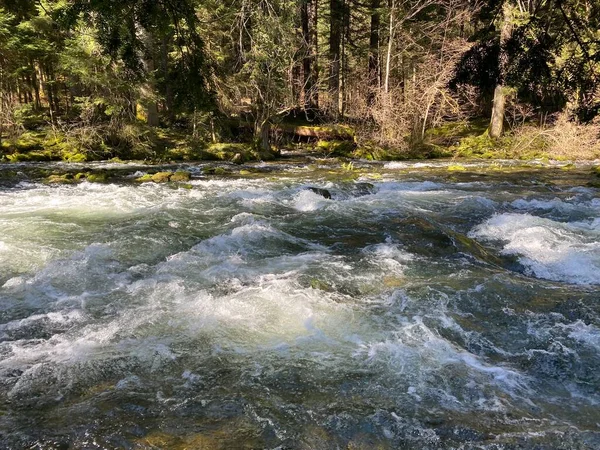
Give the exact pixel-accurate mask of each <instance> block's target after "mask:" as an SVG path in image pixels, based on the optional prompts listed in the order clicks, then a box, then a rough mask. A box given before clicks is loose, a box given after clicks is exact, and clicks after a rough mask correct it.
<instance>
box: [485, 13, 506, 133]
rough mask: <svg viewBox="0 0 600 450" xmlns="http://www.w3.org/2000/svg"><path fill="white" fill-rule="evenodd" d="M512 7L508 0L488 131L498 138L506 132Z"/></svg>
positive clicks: (501, 33) (501, 30) (502, 27)
mask: <svg viewBox="0 0 600 450" xmlns="http://www.w3.org/2000/svg"><path fill="white" fill-rule="evenodd" d="M511 19H512V7H511V6H510V4H509V2H508V1H506V2H505V3H504V5H503V7H502V26H501V29H500V55H499V57H498V72H499V76H498V84H496V88H495V89H494V100H493V104H492V117H491V119H490V127H489V129H488V133H489V135H490V137H491V138H494V139H497V138H499V137H500V136H502V133H503V132H504V109H505V105H506V86H505V85H504V77H505V75H506V69H507V65H508V54H507V52H506V42H507V41H508V40H509V39H510V36H511V34H512V20H511Z"/></svg>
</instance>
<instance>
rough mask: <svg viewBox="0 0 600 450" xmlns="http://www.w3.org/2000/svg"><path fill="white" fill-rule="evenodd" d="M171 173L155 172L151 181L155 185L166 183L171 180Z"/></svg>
mask: <svg viewBox="0 0 600 450" xmlns="http://www.w3.org/2000/svg"><path fill="white" fill-rule="evenodd" d="M172 175H173V172H157V173H155V174H154V175H152V181H154V182H155V183H166V182H168V181H169V180H170V179H171V176H172Z"/></svg>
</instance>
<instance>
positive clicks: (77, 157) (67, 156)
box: [61, 151, 87, 162]
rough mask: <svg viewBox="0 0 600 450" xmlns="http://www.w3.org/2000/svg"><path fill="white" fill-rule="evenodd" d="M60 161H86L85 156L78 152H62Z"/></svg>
mask: <svg viewBox="0 0 600 450" xmlns="http://www.w3.org/2000/svg"><path fill="white" fill-rule="evenodd" d="M61 156H62V159H63V160H64V161H67V162H85V161H87V156H86V155H85V154H83V153H79V152H77V151H76V152H63V153H62V155H61Z"/></svg>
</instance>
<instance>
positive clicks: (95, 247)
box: [0, 164, 600, 449]
mask: <svg viewBox="0 0 600 450" xmlns="http://www.w3.org/2000/svg"><path fill="white" fill-rule="evenodd" d="M407 168H408V170H407ZM279 169H282V170H280V171H275V172H273V173H270V174H266V175H251V176H248V177H215V176H212V177H203V176H196V177H195V178H194V180H193V181H192V185H193V186H192V189H186V188H181V187H180V188H178V187H176V186H168V185H157V184H144V185H134V184H132V183H127V182H120V183H114V184H89V183H82V184H78V185H71V186H48V185H44V184H41V183H35V182H34V183H27V182H21V183H20V184H14V183H12V184H7V185H6V186H4V187H3V188H2V189H1V190H0V229H1V230H2V231H1V233H0V447H2V448H11V449H12V448H15V449H18V448H40V449H50V448H65V449H66V448H85V449H88V448H108V449H112V448H136V449H137V448H140V449H141V448H173V449H183V448H206V449H212V448H224V449H235V448H257V449H262V448H268V449H276V448H279V449H335V448H340V449H346V448H349V449H374V448H378V449H397V448H410V449H413V448H414V449H425V448H430V449H437V448H440V449H441V448H464V449H471V448H473V449H475V448H477V449H479V448H489V449H504V448H506V449H512V448H532V449H533V448H535V449H539V448H565V449H572V448H590V449H592V448H600V408H599V405H600V294H599V289H598V288H599V285H600V190H599V189H596V188H592V187H587V186H585V182H586V181H585V180H586V178H585V176H582V172H581V171H573V172H567V171H549V170H547V169H546V170H533V169H532V170H530V171H527V172H518V173H514V174H504V173H501V172H493V171H488V172H487V173H486V174H485V175H484V174H475V173H473V172H472V170H475V169H470V168H469V170H467V171H465V172H461V173H453V172H449V171H447V170H446V169H445V168H444V167H442V168H441V169H436V168H423V167H421V166H414V165H412V166H411V165H408V166H405V165H404V166H403V165H394V164H391V165H388V166H387V167H386V168H381V167H378V171H379V173H381V177H379V176H378V177H377V178H375V179H374V178H373V177H369V176H367V175H360V174H358V178H356V176H355V177H354V179H349V175H352V174H349V173H346V172H345V171H343V170H337V171H334V172H335V173H329V169H328V168H320V169H318V170H317V169H314V170H313V169H311V168H306V167H302V166H301V165H298V166H289V167H288V166H281V167H279ZM199 173H200V171H198V172H197V174H199ZM361 177H362V178H361ZM309 187H318V188H323V189H327V190H328V191H329V192H330V193H331V196H332V198H331V199H326V198H324V197H322V196H321V195H319V194H318V193H315V192H313V191H311V190H309V189H308V188H309Z"/></svg>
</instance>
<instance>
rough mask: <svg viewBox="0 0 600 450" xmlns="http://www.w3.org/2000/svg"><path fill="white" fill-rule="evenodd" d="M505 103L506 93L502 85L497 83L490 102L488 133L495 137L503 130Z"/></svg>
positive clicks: (500, 134)
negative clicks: (490, 111)
mask: <svg viewBox="0 0 600 450" xmlns="http://www.w3.org/2000/svg"><path fill="white" fill-rule="evenodd" d="M505 105H506V95H505V94H504V86H502V85H501V84H498V85H497V86H496V89H494V101H493V104H492V118H491V120H490V128H489V135H490V137H492V138H494V139H496V138H499V137H500V136H502V132H503V131H504V107H505Z"/></svg>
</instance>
